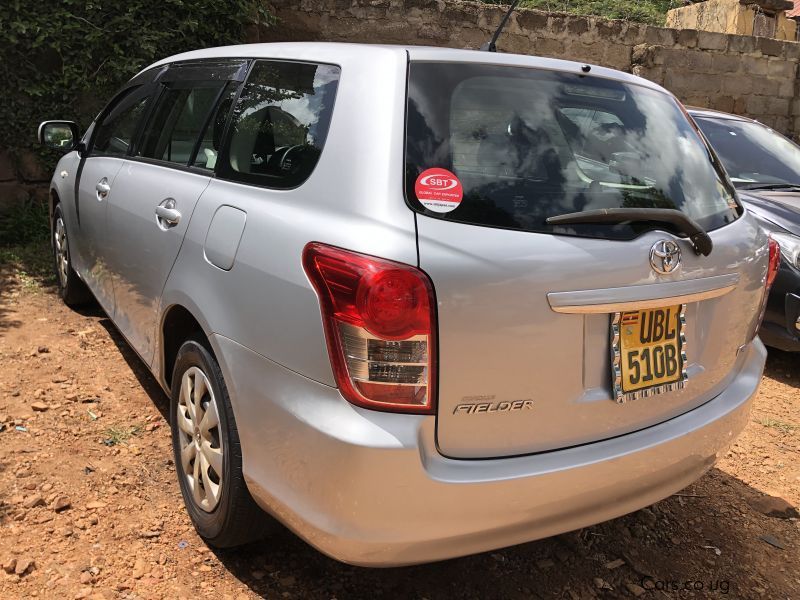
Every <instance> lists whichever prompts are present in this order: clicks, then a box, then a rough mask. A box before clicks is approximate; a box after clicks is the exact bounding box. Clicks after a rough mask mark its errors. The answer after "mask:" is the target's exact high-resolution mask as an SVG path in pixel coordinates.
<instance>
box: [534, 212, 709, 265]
mask: <svg viewBox="0 0 800 600" xmlns="http://www.w3.org/2000/svg"><path fill="white" fill-rule="evenodd" d="M646 221H657V222H661V223H668V224H669V225H673V226H675V227H676V228H677V229H678V231H680V232H681V233H684V234H686V235H687V236H688V237H689V240H690V241H691V242H692V246H694V251H695V252H697V254H702V255H703V256H708V255H709V254H711V250H712V249H713V248H714V243H713V242H712V241H711V238H710V237H709V235H708V234H707V233H706V232H705V231H704V230H703V228H702V227H700V225H698V224H697V221H695V220H694V219H692V218H691V217H688V216H687V215H686V214H684V213H682V212H681V211H679V210H674V209H671V208H601V209H599V210H586V211H583V212H575V213H569V214H566V215H558V216H557V217H550V218H549V219H547V224H548V225H569V224H572V223H574V224H579V223H631V222H646Z"/></svg>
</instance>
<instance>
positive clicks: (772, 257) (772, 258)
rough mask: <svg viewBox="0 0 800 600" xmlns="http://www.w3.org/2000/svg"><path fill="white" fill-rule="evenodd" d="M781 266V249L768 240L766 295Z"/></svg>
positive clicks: (776, 243) (773, 241) (770, 239)
mask: <svg viewBox="0 0 800 600" xmlns="http://www.w3.org/2000/svg"><path fill="white" fill-rule="evenodd" d="M780 266H781V247H780V246H779V245H778V242H776V241H775V240H773V239H772V238H769V265H768V266H767V282H766V287H767V293H769V289H770V288H771V287H772V284H773V283H774V282H775V278H776V277H777V276H778V269H779V268H780Z"/></svg>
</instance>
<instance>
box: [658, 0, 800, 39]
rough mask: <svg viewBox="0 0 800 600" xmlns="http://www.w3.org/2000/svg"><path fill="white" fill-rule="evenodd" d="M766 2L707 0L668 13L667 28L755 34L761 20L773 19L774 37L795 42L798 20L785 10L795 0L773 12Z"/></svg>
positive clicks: (752, 0)
mask: <svg viewBox="0 0 800 600" xmlns="http://www.w3.org/2000/svg"><path fill="white" fill-rule="evenodd" d="M773 1H774V0H773ZM762 4H767V6H769V3H765V2H764V0H759V2H756V1H755V0H751V2H750V3H748V4H745V3H744V2H742V1H741V0H706V1H705V2H698V3H697V4H690V5H688V6H682V7H680V8H673V9H672V10H670V11H669V12H668V13H667V27H674V28H675V29H701V30H703V31H716V32H719V33H733V34H736V35H753V34H754V32H755V31H756V26H757V25H756V23H757V20H760V21H762V22H766V21H767V20H769V21H771V22H772V23H773V24H774V27H775V34H774V35H772V36H770V37H774V38H775V39H778V40H787V41H795V40H796V39H797V23H795V22H794V21H793V20H792V19H790V18H788V17H787V16H786V12H785V10H786V9H787V8H792V3H791V2H785V3H783V2H780V3H779V4H780V8H779V9H778V10H773V11H770V12H764V9H765V7H764V6H762ZM762 35H766V34H762Z"/></svg>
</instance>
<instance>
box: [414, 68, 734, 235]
mask: <svg viewBox="0 0 800 600" xmlns="http://www.w3.org/2000/svg"><path fill="white" fill-rule="evenodd" d="M408 84H409V85H408V114H407V124H406V197H407V200H408V202H409V204H410V205H411V207H412V208H414V209H415V210H417V211H418V212H420V213H423V214H426V215H428V216H431V217H436V218H439V219H446V220H450V221H459V222H462V223H471V224H475V225H484V226H490V227H502V228H508V229H518V230H523V231H536V232H546V233H561V234H569V235H581V236H589V237H603V238H612V239H632V238H634V237H636V236H637V235H639V234H640V233H641V232H642V231H644V230H647V229H652V228H654V227H658V228H661V229H663V228H665V226H664V225H663V224H653V223H650V224H648V223H633V224H631V223H627V224H620V225H615V224H573V225H567V226H564V225H560V226H551V225H548V224H547V223H546V219H547V218H548V217H551V216H556V215H562V214H567V213H574V212H578V211H586V210H593V209H601V208H619V207H625V208H672V209H678V210H681V211H683V212H684V213H686V214H687V215H688V216H690V217H692V218H693V219H695V220H696V221H697V222H698V224H699V225H700V226H701V227H703V228H704V229H706V230H711V229H716V228H718V227H721V226H722V225H725V224H726V223H730V222H731V221H733V220H735V219H736V218H737V216H738V215H739V214H740V207H739V205H738V203H737V201H736V199H735V192H734V190H733V188H732V186H731V184H730V182H729V181H728V180H727V178H726V176H725V175H724V172H723V171H722V169H721V167H720V166H719V163H718V162H717V161H716V159H715V157H714V156H713V154H712V153H711V152H710V151H709V149H708V148H707V146H706V145H705V144H704V142H703V141H702V139H701V137H700V136H699V135H698V133H697V132H696V130H695V129H694V128H693V125H692V124H691V123H690V122H689V120H688V119H687V118H686V117H685V115H684V113H683V111H682V110H681V108H680V107H679V105H678V104H677V102H676V101H675V100H674V99H673V98H672V97H670V96H669V95H667V94H664V93H662V92H658V91H654V90H649V89H647V88H645V87H642V86H638V85H628V84H624V83H620V82H618V81H613V80H608V79H602V78H598V77H591V76H588V77H587V76H579V75H574V74H569V73H561V72H553V71H545V70H538V69H530V68H522V67H506V66H496V65H476V64H464V63H411V66H410V73H409V82H408Z"/></svg>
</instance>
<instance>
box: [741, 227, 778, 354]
mask: <svg viewBox="0 0 800 600" xmlns="http://www.w3.org/2000/svg"><path fill="white" fill-rule="evenodd" d="M780 267H781V247H780V246H779V245H778V242H776V241H775V240H773V239H772V238H769V261H768V262H767V275H766V276H765V277H764V295H763V296H762V297H761V306H759V307H758V317H757V318H756V320H755V321H753V325H752V326H751V328H750V331H749V333H748V335H747V341H748V343H749V342H751V341H752V340H753V339H754V338H755V337H756V335H758V329H759V327H761V321H763V320H764V314H765V313H766V312H767V302H768V301H769V290H770V288H771V287H772V284H773V282H774V281H775V278H776V277H777V276H778V269H780Z"/></svg>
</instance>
